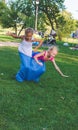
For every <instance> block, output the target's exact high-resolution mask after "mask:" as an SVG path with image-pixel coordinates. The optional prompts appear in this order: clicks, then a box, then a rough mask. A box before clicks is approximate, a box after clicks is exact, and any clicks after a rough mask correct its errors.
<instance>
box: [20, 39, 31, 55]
mask: <svg viewBox="0 0 78 130" xmlns="http://www.w3.org/2000/svg"><path fill="white" fill-rule="evenodd" d="M18 51H19V52H22V53H23V54H25V55H27V56H30V57H32V42H28V41H26V40H23V41H22V42H21V43H20V45H19V47H18Z"/></svg>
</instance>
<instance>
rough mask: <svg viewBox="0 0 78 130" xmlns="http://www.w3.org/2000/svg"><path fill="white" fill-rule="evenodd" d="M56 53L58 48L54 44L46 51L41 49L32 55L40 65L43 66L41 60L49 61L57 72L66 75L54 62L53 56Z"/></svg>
mask: <svg viewBox="0 0 78 130" xmlns="http://www.w3.org/2000/svg"><path fill="white" fill-rule="evenodd" d="M57 54H58V48H57V47H56V46H52V47H50V48H49V49H48V50H47V51H43V52H41V53H39V54H36V55H35V56H33V57H34V59H35V61H36V62H37V63H38V64H39V65H40V66H43V63H42V62H41V61H44V62H45V61H51V62H52V63H53V65H54V67H55V69H56V70H57V71H58V72H59V74H60V75H61V76H63V77H68V76H66V75H64V74H63V73H62V72H61V70H60V68H59V67H58V66H57V64H56V62H55V56H56V55H57Z"/></svg>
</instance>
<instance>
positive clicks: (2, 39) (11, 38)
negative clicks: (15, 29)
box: [0, 35, 20, 42]
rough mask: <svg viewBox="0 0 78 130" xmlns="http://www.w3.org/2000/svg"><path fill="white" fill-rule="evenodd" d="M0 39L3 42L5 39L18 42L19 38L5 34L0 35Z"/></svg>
mask: <svg viewBox="0 0 78 130" xmlns="http://www.w3.org/2000/svg"><path fill="white" fill-rule="evenodd" d="M0 41H3V42H7V41H10V42H19V41H20V40H19V39H15V38H13V37H11V36H7V35H0Z"/></svg>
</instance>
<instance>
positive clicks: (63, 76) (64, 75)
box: [61, 74, 69, 77]
mask: <svg viewBox="0 0 78 130" xmlns="http://www.w3.org/2000/svg"><path fill="white" fill-rule="evenodd" d="M61 76H62V77H69V76H67V75H64V74H63V75H61Z"/></svg>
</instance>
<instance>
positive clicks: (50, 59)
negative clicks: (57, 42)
mask: <svg viewBox="0 0 78 130" xmlns="http://www.w3.org/2000/svg"><path fill="white" fill-rule="evenodd" d="M45 55H46V51H45V52H44V55H43V56H40V57H38V60H42V61H53V60H54V57H52V56H51V57H50V58H49V59H48V60H45V59H44V57H45Z"/></svg>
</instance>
